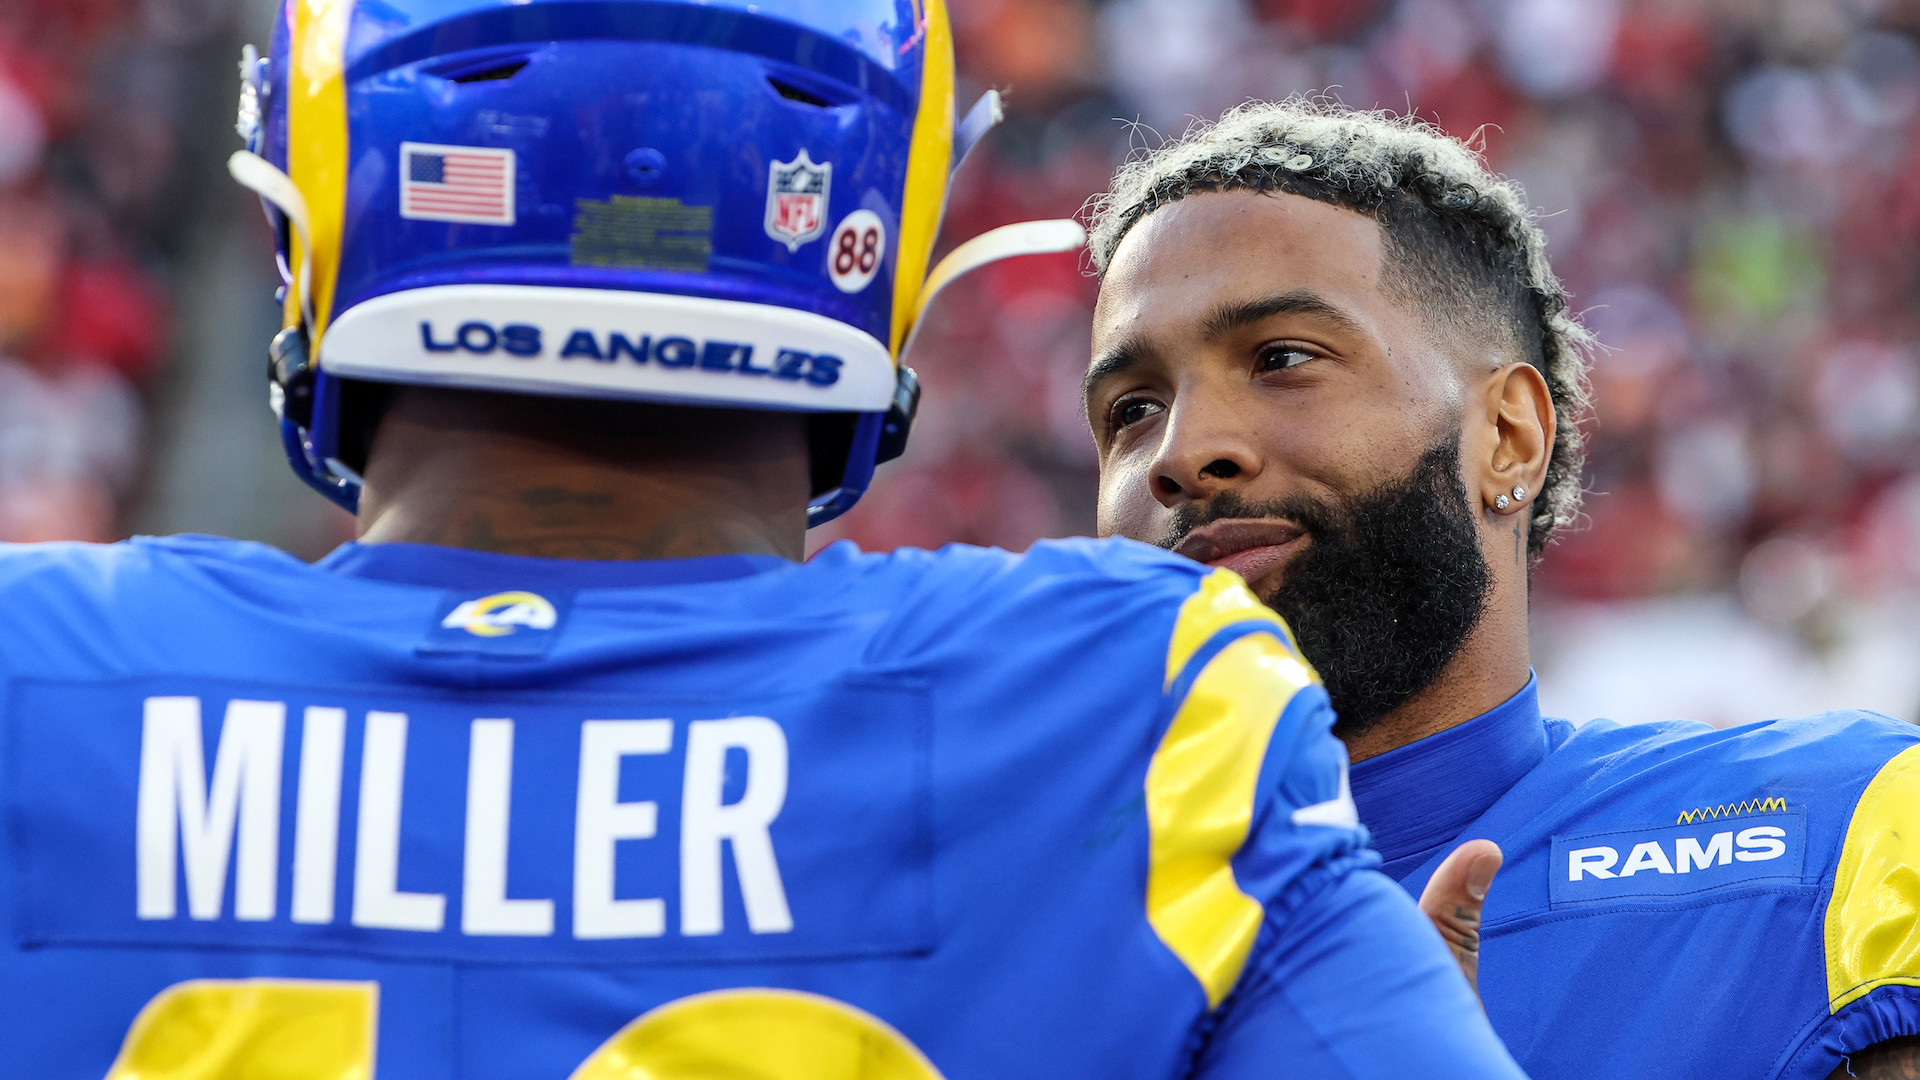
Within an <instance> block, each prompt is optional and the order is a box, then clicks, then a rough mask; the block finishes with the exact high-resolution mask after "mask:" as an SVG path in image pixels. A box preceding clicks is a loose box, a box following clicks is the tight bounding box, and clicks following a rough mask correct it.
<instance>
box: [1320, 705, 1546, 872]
mask: <svg viewBox="0 0 1920 1080" xmlns="http://www.w3.org/2000/svg"><path fill="white" fill-rule="evenodd" d="M1538 682H1539V680H1538V678H1537V677H1536V676H1535V675H1534V674H1533V673H1532V672H1531V671H1529V672H1528V673H1527V685H1526V686H1524V687H1522V688H1521V689H1520V692H1519V693H1517V694H1515V695H1513V696H1512V697H1510V698H1508V699H1507V700H1506V701H1504V702H1502V703H1501V704H1499V705H1496V706H1494V707H1493V708H1492V709H1490V710H1488V711H1487V712H1484V713H1481V714H1480V715H1479V716H1476V717H1474V718H1473V719H1471V720H1469V721H1467V722H1466V723H1464V724H1460V725H1457V726H1455V727H1451V728H1448V729H1447V730H1445V731H1442V732H1439V733H1437V734H1433V735H1429V736H1427V737H1426V738H1424V739H1420V740H1418V741H1416V742H1411V743H1408V744H1407V745H1405V746H1402V747H1399V748H1397V749H1394V750H1389V751H1387V752H1386V753H1384V754H1381V755H1380V756H1378V757H1372V758H1368V759H1367V760H1365V761H1362V762H1360V763H1359V764H1357V765H1355V766H1353V770H1352V781H1353V801H1354V803H1355V804H1356V805H1358V807H1359V809H1360V820H1361V822H1362V823H1363V824H1365V825H1366V827H1367V831H1368V832H1369V833H1371V834H1372V835H1373V846H1374V849H1375V850H1376V851H1378V852H1380V857H1381V858H1382V859H1384V860H1385V861H1386V864H1385V865H1384V866H1382V867H1381V868H1380V869H1381V870H1383V871H1385V872H1386V873H1387V875H1388V876H1389V877H1392V878H1393V879H1394V880H1395V881H1399V880H1401V879H1402V878H1405V877H1406V876H1407V875H1408V874H1410V873H1412V872H1413V871H1415V870H1417V869H1419V868H1420V867H1421V866H1422V865H1423V864H1424V863H1425V862H1426V861H1427V860H1428V859H1430V858H1431V857H1432V856H1433V855H1434V854H1435V853H1436V852H1437V851H1438V850H1439V849H1440V848H1442V847H1444V846H1446V845H1448V844H1450V843H1452V842H1453V841H1454V839H1455V838H1457V837H1458V836H1459V835H1460V831H1461V830H1462V829H1464V828H1466V827H1467V826H1468V825H1469V824H1472V823H1473V821H1474V820H1476V819H1477V818H1479V817H1480V815H1481V814H1484V813H1485V812H1486V811H1487V808H1488V807H1490V806H1492V805H1493V804H1494V803H1495V802H1497V801H1499V799H1500V797H1501V796H1502V795H1505V794H1506V793H1507V791H1508V789H1510V788H1512V787H1513V785H1515V784H1517V783H1519V782H1520V779H1521V778H1522V777H1524V776H1526V775H1527V774H1528V773H1529V772H1532V771H1533V770H1534V768H1535V767H1537V766H1538V765H1539V764H1540V763H1541V762H1542V761H1545V760H1546V757H1547V751H1548V742H1547V729H1546V724H1545V722H1544V721H1542V720H1541V719H1540V701H1539V697H1538V694H1537V689H1536V688H1537V685H1538Z"/></svg>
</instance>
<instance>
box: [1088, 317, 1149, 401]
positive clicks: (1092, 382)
mask: <svg viewBox="0 0 1920 1080" xmlns="http://www.w3.org/2000/svg"><path fill="white" fill-rule="evenodd" d="M1153 355H1154V348H1153V346H1152V345H1151V344H1149V343H1148V342H1147V340H1146V339H1145V338H1143V337H1140V336H1138V335H1134V336H1129V337H1127V338H1125V339H1123V340H1122V341H1121V342H1120V344H1119V345H1116V346H1114V347H1113V348H1111V349H1109V350H1107V351H1106V352H1105V353H1102V354H1101V355H1100V357H1099V358H1098V359H1096V360H1095V361H1094V362H1093V363H1092V365H1090V366H1089V367H1088V368H1087V375H1086V378H1084V379H1082V380H1080V403H1081V407H1082V408H1083V409H1084V408H1085V407H1086V406H1087V405H1090V404H1092V402H1093V389H1094V387H1096V386H1098V385H1100V383H1102V382H1104V381H1105V380H1107V379H1111V378H1113V377H1114V376H1116V375H1124V374H1126V373H1127V372H1129V371H1132V370H1134V369H1135V368H1138V367H1140V366H1142V365H1144V364H1146V363H1147V362H1148V361H1149V360H1151V359H1153Z"/></svg>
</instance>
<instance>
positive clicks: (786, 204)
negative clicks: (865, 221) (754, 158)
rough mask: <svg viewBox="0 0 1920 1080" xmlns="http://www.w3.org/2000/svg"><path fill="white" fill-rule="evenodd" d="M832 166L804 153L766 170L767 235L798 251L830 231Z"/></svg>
mask: <svg viewBox="0 0 1920 1080" xmlns="http://www.w3.org/2000/svg"><path fill="white" fill-rule="evenodd" d="M832 179H833V166H832V164H826V165H816V164H814V162H813V159H811V158H809V157H808V156H807V152H806V151H805V150H804V149H803V150H801V151H800V153H799V155H798V156H796V157H795V158H794V159H793V160H792V161H776V162H774V163H773V165H772V166H770V167H769V168H768V169H767V235H768V236H771V237H773V238H774V239H775V240H778V241H780V242H781V243H783V244H785V245H787V250H788V251H799V250H800V245H801V244H804V243H806V242H807V241H809V240H813V239H817V238H818V237H819V236H820V234H821V233H822V232H824V231H825V230H826V227H827V186H828V184H829V182H831V181H832Z"/></svg>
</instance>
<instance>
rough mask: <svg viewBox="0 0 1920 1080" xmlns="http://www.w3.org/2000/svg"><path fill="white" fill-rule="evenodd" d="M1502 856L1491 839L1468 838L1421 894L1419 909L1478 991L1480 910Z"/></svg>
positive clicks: (1445, 861) (1497, 870)
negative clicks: (1429, 920) (1438, 932)
mask: <svg viewBox="0 0 1920 1080" xmlns="http://www.w3.org/2000/svg"><path fill="white" fill-rule="evenodd" d="M1504 858H1505V856H1503V855H1502V854H1501V853H1500V845H1498V844H1496V843H1494V842H1493V841H1491V840H1469V841H1467V842H1466V843H1464V844H1461V845H1460V846H1459V847H1457V848H1454V849H1453V851H1452V853H1451V854H1449V855H1448V856H1447V857H1446V858H1445V859H1444V860H1442V861H1441V863H1440V868H1439V869H1437V870H1435V871H1434V872H1433V879H1432V880H1430V881H1428V882H1427V887H1426V889H1425V890H1423V891H1422V892H1421V893H1420V910H1421V911H1423V912H1425V913H1426V916H1427V918H1429V919H1432V920H1433V925H1434V928H1435V929H1437V930H1439V931H1440V936H1441V937H1443V938H1445V939H1446V942H1447V947H1448V948H1449V949H1452V950H1453V958H1454V959H1455V960H1457V961H1459V963H1460V971H1461V974H1463V975H1465V976H1466V977H1467V984H1468V985H1469V986H1472V987H1473V988H1474V993H1476V994H1477V993H1479V992H1480V909H1481V908H1482V907H1483V906H1484V905H1485V904H1486V901H1487V890H1488V889H1489V888H1490V887H1491V886H1492V885H1493V876H1494V874H1496V873H1497V872H1499V870H1500V863H1501V861H1502V860H1503V859H1504Z"/></svg>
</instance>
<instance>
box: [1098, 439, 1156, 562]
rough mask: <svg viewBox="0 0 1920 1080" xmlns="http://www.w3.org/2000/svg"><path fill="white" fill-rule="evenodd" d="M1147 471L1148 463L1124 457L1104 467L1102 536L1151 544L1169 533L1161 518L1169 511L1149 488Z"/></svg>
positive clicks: (1100, 511)
mask: <svg viewBox="0 0 1920 1080" xmlns="http://www.w3.org/2000/svg"><path fill="white" fill-rule="evenodd" d="M1148 471H1149V470H1148V469H1147V467H1146V466H1145V464H1143V463H1137V462H1135V461H1133V460H1129V459H1124V458H1122V459H1116V460H1112V461H1109V462H1108V463H1106V464H1105V465H1103V466H1102V467H1101V469H1100V506H1099V511H1098V522H1097V528H1098V531H1099V535H1101V536H1124V537H1127V538H1128V539H1131V540H1144V541H1147V542H1148V543H1152V542H1153V541H1155V540H1158V539H1160V537H1161V536H1162V535H1163V534H1164V533H1165V532H1166V529H1165V527H1164V526H1163V525H1162V524H1161V519H1162V518H1164V517H1165V516H1166V514H1167V512H1168V511H1167V509H1166V508H1165V507H1163V506H1161V505H1160V502H1159V500H1157V499H1155V498H1154V497H1153V492H1152V491H1151V490H1150V489H1149V488H1148V487H1147V480H1148Z"/></svg>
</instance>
